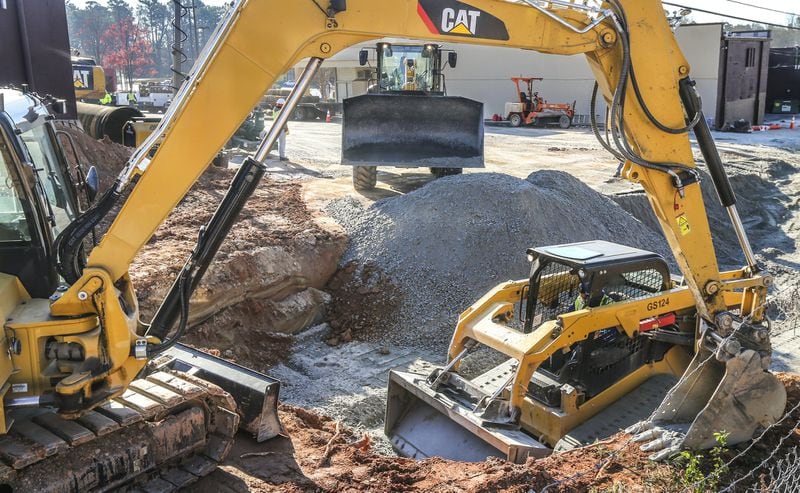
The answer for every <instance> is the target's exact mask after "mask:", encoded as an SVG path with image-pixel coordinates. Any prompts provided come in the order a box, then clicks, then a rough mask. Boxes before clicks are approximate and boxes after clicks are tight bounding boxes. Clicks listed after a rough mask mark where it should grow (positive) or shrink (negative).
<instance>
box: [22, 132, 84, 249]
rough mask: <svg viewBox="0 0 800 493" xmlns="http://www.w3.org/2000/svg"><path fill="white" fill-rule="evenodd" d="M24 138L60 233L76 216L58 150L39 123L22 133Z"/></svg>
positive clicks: (57, 231)
mask: <svg viewBox="0 0 800 493" xmlns="http://www.w3.org/2000/svg"><path fill="white" fill-rule="evenodd" d="M22 140H23V141H24V142H25V145H26V146H27V147H28V152H29V153H30V155H31V159H32V160H33V165H34V167H35V168H36V174H37V175H38V177H39V181H40V182H41V184H42V187H43V188H44V190H43V192H44V195H45V197H46V198H47V202H48V203H49V204H50V207H51V209H52V210H53V216H54V219H55V223H56V224H55V226H54V227H53V229H54V232H55V234H56V235H58V234H59V233H60V232H61V231H63V229H64V228H65V227H66V226H67V225H68V224H69V223H70V221H71V218H73V217H74V211H73V210H72V208H71V207H70V205H69V196H68V195H67V186H68V182H67V178H66V176H64V174H63V173H62V171H61V168H60V166H59V161H58V158H57V157H56V151H55V149H54V148H53V143H52V141H51V140H50V135H49V133H48V132H47V128H46V127H45V126H44V125H38V126H36V127H34V128H32V129H30V130H28V131H27V132H25V133H23V134H22Z"/></svg>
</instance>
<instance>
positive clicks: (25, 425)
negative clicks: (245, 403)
mask: <svg viewBox="0 0 800 493" xmlns="http://www.w3.org/2000/svg"><path fill="white" fill-rule="evenodd" d="M236 409H237V407H236V403H235V401H234V400H233V398H232V397H231V395H230V394H228V393H227V392H225V391H224V390H222V389H221V388H220V387H217V386H216V385H213V384H211V383H208V382H206V381H204V380H201V379H198V378H195V377H193V376H191V375H188V374H185V373H182V372H177V371H159V372H157V373H153V374H151V375H148V376H147V377H145V378H142V379H139V380H136V381H134V382H133V383H132V384H131V385H130V387H129V388H128V390H127V391H126V392H125V393H124V394H123V395H122V396H120V397H118V398H115V399H112V400H111V401H110V402H108V403H106V404H104V405H102V406H101V407H99V408H96V409H95V410H93V411H90V412H89V413H87V414H85V415H83V416H81V417H80V418H78V419H76V420H74V421H69V420H66V419H64V418H62V417H61V416H59V415H58V414H56V413H54V412H52V411H51V410H43V409H38V410H30V411H28V412H27V414H26V413H25V412H24V411H21V410H20V411H18V412H17V415H15V416H14V419H15V420H14V423H13V425H12V427H11V431H10V433H9V434H7V435H5V436H2V437H0V490H1V491H13V492H22V491H37V492H59V493H61V492H65V493H66V492H86V491H113V490H117V489H124V490H128V491H137V492H148V493H156V492H159V493H161V492H170V491H176V490H178V489H180V488H184V487H186V486H188V485H190V484H192V483H193V482H195V481H197V480H198V479H199V478H201V477H203V476H205V475H207V474H209V473H210V472H211V471H213V470H214V468H215V467H216V466H217V464H218V463H219V462H221V461H222V460H223V459H224V458H225V457H226V456H227V454H228V452H229V451H230V448H231V446H232V445H233V437H234V435H235V434H236V431H237V429H238V427H239V415H238V414H237V413H236Z"/></svg>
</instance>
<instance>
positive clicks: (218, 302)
mask: <svg viewBox="0 0 800 493" xmlns="http://www.w3.org/2000/svg"><path fill="white" fill-rule="evenodd" d="M60 129H63V130H65V131H66V132H67V133H69V135H70V136H71V137H72V138H73V140H74V142H75V144H76V148H77V154H78V159H79V161H80V162H81V163H82V164H83V167H84V169H88V166H90V165H94V166H96V167H97V169H98V172H99V175H100V179H101V190H105V189H106V188H108V187H110V186H111V184H112V183H113V182H114V179H115V178H116V176H117V175H118V174H119V172H120V170H121V169H122V168H123V167H124V165H125V164H126V163H127V160H128V158H129V157H130V153H131V150H130V149H129V148H126V147H123V146H120V145H117V144H114V143H112V142H110V141H108V139H107V138H106V139H105V140H102V141H100V140H95V139H93V138H92V137H90V136H88V135H86V134H85V133H83V132H82V131H80V130H79V129H77V128H75V127H72V126H66V125H60ZM62 142H63V143H66V139H65V138H63V137H62ZM66 149H67V155H68V156H69V157H70V158H71V160H72V161H74V159H72V157H73V156H74V154H73V153H72V152H71V150H70V149H71V147H70V146H69V145H67V146H66ZM72 164H73V165H74V162H73V163H72ZM234 174H235V171H233V170H228V169H220V168H214V167H210V168H209V169H208V170H207V171H206V172H205V173H204V174H203V175H202V176H201V178H200V180H199V181H198V182H197V183H196V184H195V186H194V187H193V188H192V190H191V191H190V192H189V194H188V195H187V196H186V197H185V198H184V200H183V201H181V203H180V204H179V205H178V207H177V208H176V209H175V210H174V211H173V212H172V214H170V216H169V217H168V218H167V220H166V221H165V223H164V224H163V225H162V226H161V227H160V228H159V229H158V230H157V231H156V233H155V235H154V236H153V238H152V239H151V241H150V242H149V243H148V244H147V246H145V248H144V249H143V250H142V251H141V252H140V253H139V255H138V256H137V257H136V259H135V260H134V262H133V264H132V265H131V269H130V273H131V278H132V280H133V282H134V286H135V287H136V290H137V297H138V299H139V300H140V309H141V319H142V320H144V321H148V320H150V319H151V317H152V315H153V313H154V312H155V310H156V309H157V308H158V305H159V304H160V301H161V300H162V299H163V298H164V296H165V294H166V293H167V290H168V289H169V287H170V286H171V284H172V282H173V280H174V278H175V277H176V275H177V273H178V272H179V270H180V269H181V267H183V264H184V262H185V261H186V258H187V257H188V255H189V253H190V252H191V249H192V248H193V246H194V245H195V243H196V241H197V234H198V230H199V229H200V227H201V226H203V225H205V224H206V222H207V221H208V219H209V218H210V217H211V215H212V214H213V213H214V211H215V210H216V208H217V205H218V204H219V202H220V201H221V200H222V197H223V195H224V194H225V192H226V190H227V189H228V185H229V183H230V181H231V179H232V178H233V176H234ZM301 193H302V190H301V187H300V185H299V184H297V183H295V182H287V181H274V180H271V179H269V178H268V177H266V178H264V179H263V181H262V183H261V185H260V186H259V188H258V189H257V190H256V192H255V193H254V195H253V197H252V198H251V199H250V201H249V202H248V203H247V205H246V206H245V208H244V209H243V210H242V213H241V215H240V217H239V219H238V222H237V223H236V224H235V225H234V227H233V230H232V231H231V233H230V234H229V236H228V237H227V238H226V239H225V242H224V243H223V244H222V247H221V249H220V251H219V253H218V254H217V255H216V258H215V259H214V262H213V263H212V265H211V266H210V267H209V269H208V271H207V273H206V275H205V278H204V279H203V281H202V282H201V284H200V286H199V287H198V289H197V291H196V293H195V295H194V296H193V298H192V302H191V309H190V314H191V316H190V327H191V328H190V329H189V330H188V331H187V334H186V336H185V337H184V340H183V342H186V343H188V344H191V345H194V346H197V347H200V348H205V349H207V350H209V351H211V352H216V353H219V354H221V355H222V356H224V357H226V358H229V359H233V360H236V361H238V362H240V363H242V364H244V365H246V366H250V367H252V368H254V369H256V370H260V371H264V370H266V369H267V368H268V367H269V366H271V365H273V364H275V363H276V362H278V361H280V360H281V358H283V357H284V356H287V355H288V354H290V351H291V347H292V340H291V338H290V337H288V336H286V335H285V334H286V333H293V332H295V331H297V330H300V329H302V328H304V327H306V326H307V325H309V324H311V323H315V322H320V321H322V319H323V317H324V313H325V307H326V304H327V302H328V301H329V297H328V295H327V294H325V293H323V292H322V291H321V289H322V288H323V287H324V286H325V284H326V283H327V282H328V280H329V279H330V277H331V276H332V275H333V274H334V272H335V271H336V268H337V265H338V261H339V258H340V257H341V255H342V253H343V251H344V248H345V242H346V239H345V237H344V234H343V233H342V232H341V230H340V228H339V227H338V226H336V225H335V224H334V223H333V222H331V221H326V220H322V219H318V218H317V214H314V213H312V212H311V211H309V210H308V208H307V207H306V205H305V203H304V201H303V199H302V195H301ZM115 213H116V211H114V212H112V214H110V215H109V218H108V219H107V220H106V221H104V222H103V223H102V224H101V225H100V227H99V228H98V231H99V232H102V231H104V230H105V229H106V228H107V227H108V226H109V225H110V223H111V220H112V219H113V217H114V214H115ZM242 341H247V344H242Z"/></svg>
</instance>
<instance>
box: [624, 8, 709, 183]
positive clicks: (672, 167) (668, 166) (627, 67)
mask: <svg viewBox="0 0 800 493" xmlns="http://www.w3.org/2000/svg"><path fill="white" fill-rule="evenodd" d="M609 3H610V4H611V5H612V8H613V10H614V11H615V13H616V15H617V17H618V19H619V22H620V31H619V36H620V41H621V43H622V51H623V60H622V68H621V69H620V77H619V81H618V84H617V88H616V91H615V92H614V98H613V101H612V104H611V135H612V137H613V139H614V143H615V144H616V146H617V148H618V149H619V150H620V152H621V153H622V154H623V155H624V156H625V157H626V158H627V159H628V160H629V161H631V162H633V163H636V164H638V165H640V166H642V167H644V168H648V169H654V170H658V171H662V172H665V173H669V174H670V175H671V176H672V178H673V181H674V182H675V185H676V187H678V188H680V187H682V186H683V185H682V181H681V178H680V176H679V175H678V174H677V173H676V170H680V171H686V172H689V173H694V170H693V169H692V168H691V167H690V166H687V165H685V164H681V163H654V162H651V161H647V160H645V159H644V158H642V157H641V156H639V155H637V154H636V152H634V150H633V149H632V148H631V146H630V143H629V142H628V140H627V136H626V135H625V121H624V118H625V98H626V95H627V87H628V80H629V76H630V71H631V68H632V61H631V48H630V39H629V37H628V30H627V19H626V17H625V11H624V9H623V8H622V6H621V5H620V4H619V3H618V2H617V1H616V0H609Z"/></svg>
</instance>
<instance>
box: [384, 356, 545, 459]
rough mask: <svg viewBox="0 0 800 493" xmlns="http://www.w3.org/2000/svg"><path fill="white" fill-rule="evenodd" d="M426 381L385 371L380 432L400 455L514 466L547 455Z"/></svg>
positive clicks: (419, 375)
mask: <svg viewBox="0 0 800 493" xmlns="http://www.w3.org/2000/svg"><path fill="white" fill-rule="evenodd" d="M425 377H426V375H423V374H422V373H414V372H413V371H412V372H408V371H398V370H392V371H391V372H390V373H389V395H388V399H387V403H386V422H385V430H384V432H385V434H386V436H387V437H389V440H390V441H391V443H392V446H393V447H394V449H395V450H396V451H397V452H398V453H399V454H400V455H402V456H405V457H412V458H416V459H424V458H427V457H445V458H448V459H453V460H460V461H467V462H479V461H483V460H486V458H487V457H500V458H503V459H506V460H508V461H511V462H516V463H523V462H525V460H526V459H527V458H528V457H545V456H547V455H550V453H551V450H550V448H548V447H547V446H545V445H544V444H542V443H541V442H539V441H537V440H535V439H533V438H532V437H530V436H529V435H527V434H525V433H523V432H521V431H519V430H516V429H513V428H502V427H489V426H484V423H482V420H481V419H480V418H479V417H478V416H477V415H476V414H474V413H473V409H472V406H471V405H470V404H469V402H464V401H460V400H458V399H457V398H455V397H454V396H452V395H447V396H444V395H442V394H440V393H438V392H436V391H434V390H433V389H431V388H430V386H429V385H428V383H427V381H426V378H425Z"/></svg>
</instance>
